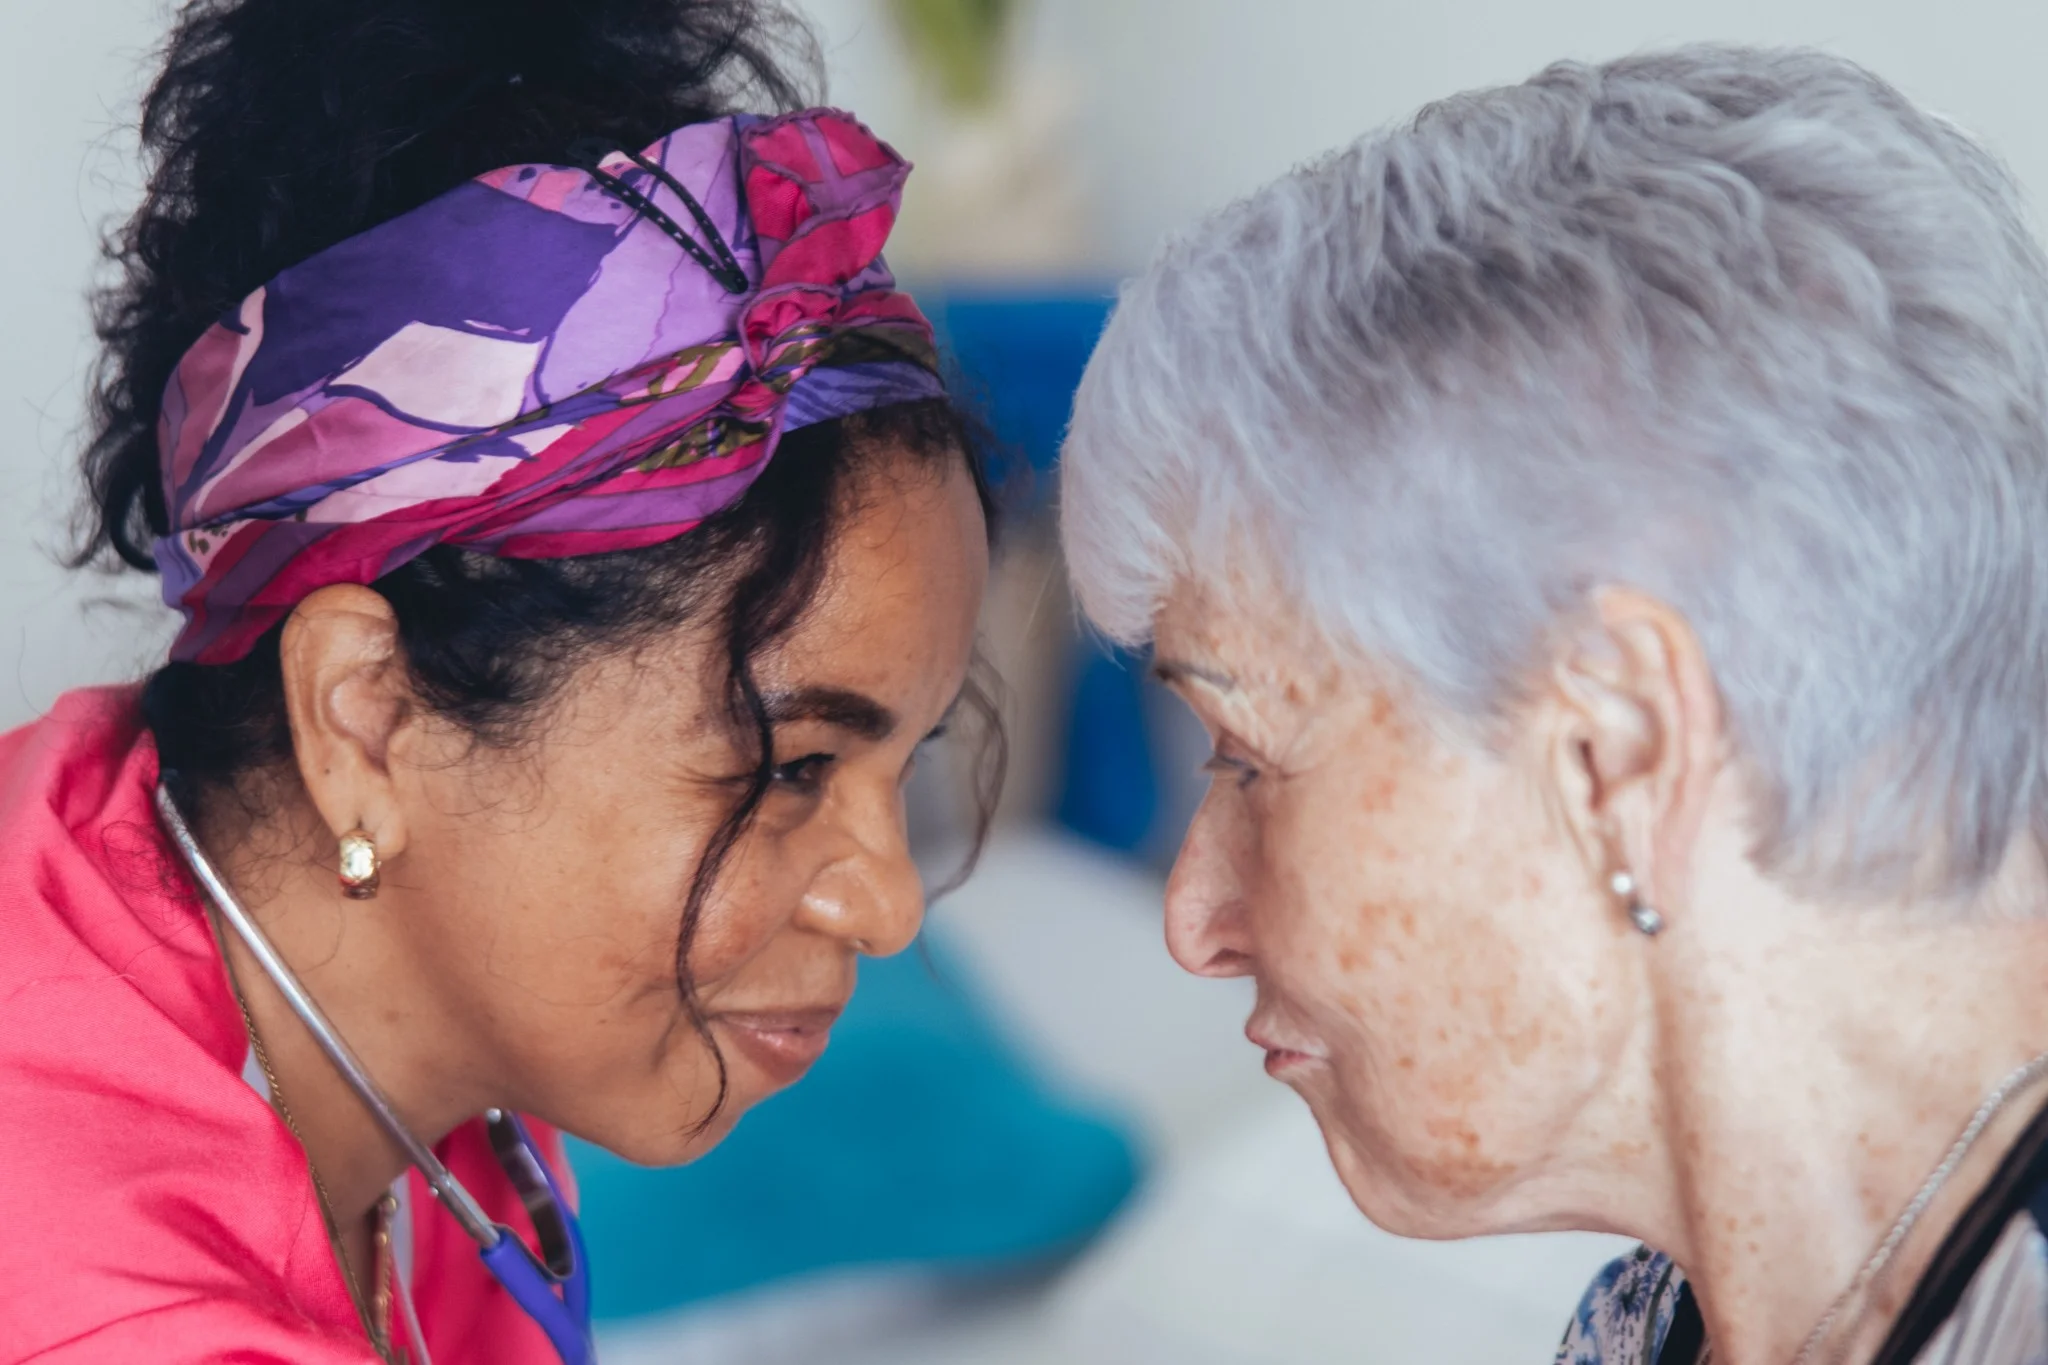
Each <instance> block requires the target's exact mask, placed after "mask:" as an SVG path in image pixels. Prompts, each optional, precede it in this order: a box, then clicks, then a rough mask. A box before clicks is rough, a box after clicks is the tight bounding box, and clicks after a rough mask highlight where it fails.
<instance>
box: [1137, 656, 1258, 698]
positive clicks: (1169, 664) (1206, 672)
mask: <svg viewBox="0 0 2048 1365" xmlns="http://www.w3.org/2000/svg"><path fill="white" fill-rule="evenodd" d="M1152 676H1153V677H1155V678H1157V679H1159V681H1161V682H1163V683H1177V682H1198V683H1207V684H1208V685H1209V686H1210V687H1213V688H1215V689H1216V690H1217V691H1218V692H1235V691H1237V679H1235V678H1233V677H1231V676H1230V675H1229V674H1228V673H1223V672H1219V671H1218V670H1216V669H1213V668H1204V667H1203V666H1202V665H1200V664H1191V663H1187V662H1185V661H1184V660H1180V659H1157V660H1154V661H1153V664H1152Z"/></svg>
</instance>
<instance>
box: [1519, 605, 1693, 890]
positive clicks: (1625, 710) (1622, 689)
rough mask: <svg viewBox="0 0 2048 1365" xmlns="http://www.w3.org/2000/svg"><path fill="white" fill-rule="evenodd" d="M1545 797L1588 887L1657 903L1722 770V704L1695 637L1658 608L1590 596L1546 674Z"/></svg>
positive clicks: (1682, 861)
mask: <svg viewBox="0 0 2048 1365" xmlns="http://www.w3.org/2000/svg"><path fill="white" fill-rule="evenodd" d="M1549 682H1550V686H1549V687H1548V688H1547V689H1546V692H1547V695H1543V696H1540V697H1539V698H1538V706H1539V708H1540V709H1541V710H1545V711H1548V712H1549V713H1550V717H1549V723H1550V725H1551V731H1552V732H1551V735H1550V742H1549V746H1548V748H1549V762H1550V791H1549V793H1548V794H1549V795H1550V797H1551V799H1552V801H1553V802H1554V808H1555V811H1556V813H1557V814H1558V815H1559V816H1560V817H1561V818H1562V819H1563V821H1564V822H1565V824H1566V826H1567V827H1568V828H1569V830H1570V831H1571V835H1572V837H1573V839H1574V841H1575V842H1576V843H1577V844H1578V846H1579V849H1580V853H1581V856H1582V857H1584V858H1585V859H1586V861H1587V863H1588V865H1589V866H1590V868H1591V869H1592V870H1593V872H1594V873H1595V875H1596V877H1598V878H1599V879H1600V880H1602V881H1604V880H1606V879H1607V878H1608V877H1611V876H1612V875H1613V874H1614V873H1615V872H1617V871H1624V870H1625V871H1627V872H1628V873H1629V874H1630V875H1631V876H1633V877H1634V878H1635V879H1636V881H1637V882H1638V884H1640V885H1641V886H1642V887H1643V888H1644V889H1645V890H1646V891H1647V892H1649V893H1651V894H1652V895H1653V896H1656V897H1660V898H1662V899H1664V900H1668V899H1669V897H1670V893H1671V891H1672V890H1673V889H1674V887H1675V885H1676V882H1677V880H1678V879H1679V878H1680V877H1682V875H1683V868H1684V867H1685V865H1686V863H1687V862H1688V860H1689V854H1690V851H1691V849H1692V846H1693V843H1694V841H1695V840H1696V839H1697V837H1698V834H1699V830H1700V826H1701V824H1702V822H1703V821H1704V819H1705V816H1706V811H1707V806H1708V800H1709V796H1710V794H1711V791H1712V788H1713V784H1714V782H1715V780H1716V778H1717V777H1718V776H1719V774H1720V772H1721V769H1722V754H1723V746H1722V743H1721V738H1722V737H1721V724H1722V716H1721V706H1720V700H1719V694H1718V692H1717V690H1716V688H1715V686H1714V678H1713V673H1712V672H1711V670H1710V669H1709V668H1708V666H1707V660H1706V655H1705V652H1704V651H1703V650H1702V649H1701V647H1700V641H1699V637H1698V636H1697V635H1696V634H1694V632H1693V629H1692V627H1691V626H1690V625H1689V624H1687V622H1686V620H1685V618H1684V617H1683V616H1681V615H1680V614H1679V613H1678V612H1677V611H1675V610H1673V609H1672V608H1671V606H1670V605H1669V604H1668V603H1665V602H1662V601H1659V600H1658V599H1657V598H1655V597H1652V596H1650V595H1648V594H1646V593H1642V592H1638V591H1635V590H1633V589H1627V588H1603V589H1600V590H1599V591H1597V592H1595V593H1594V594H1593V595H1592V599H1591V601H1590V603H1589V604H1588V610H1587V612H1586V613H1585V616H1584V618H1583V620H1582V622H1581V623H1580V624H1579V626H1578V628H1577V629H1576V630H1575V631H1574V632H1573V633H1571V634H1569V635H1568V636H1567V637H1566V639H1565V642H1564V644H1563V647H1562V649H1561V650H1560V653H1559V655H1558V657H1557V659H1556V661H1555V662H1554V664H1553V665H1552V667H1551V670H1550V679H1549Z"/></svg>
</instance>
